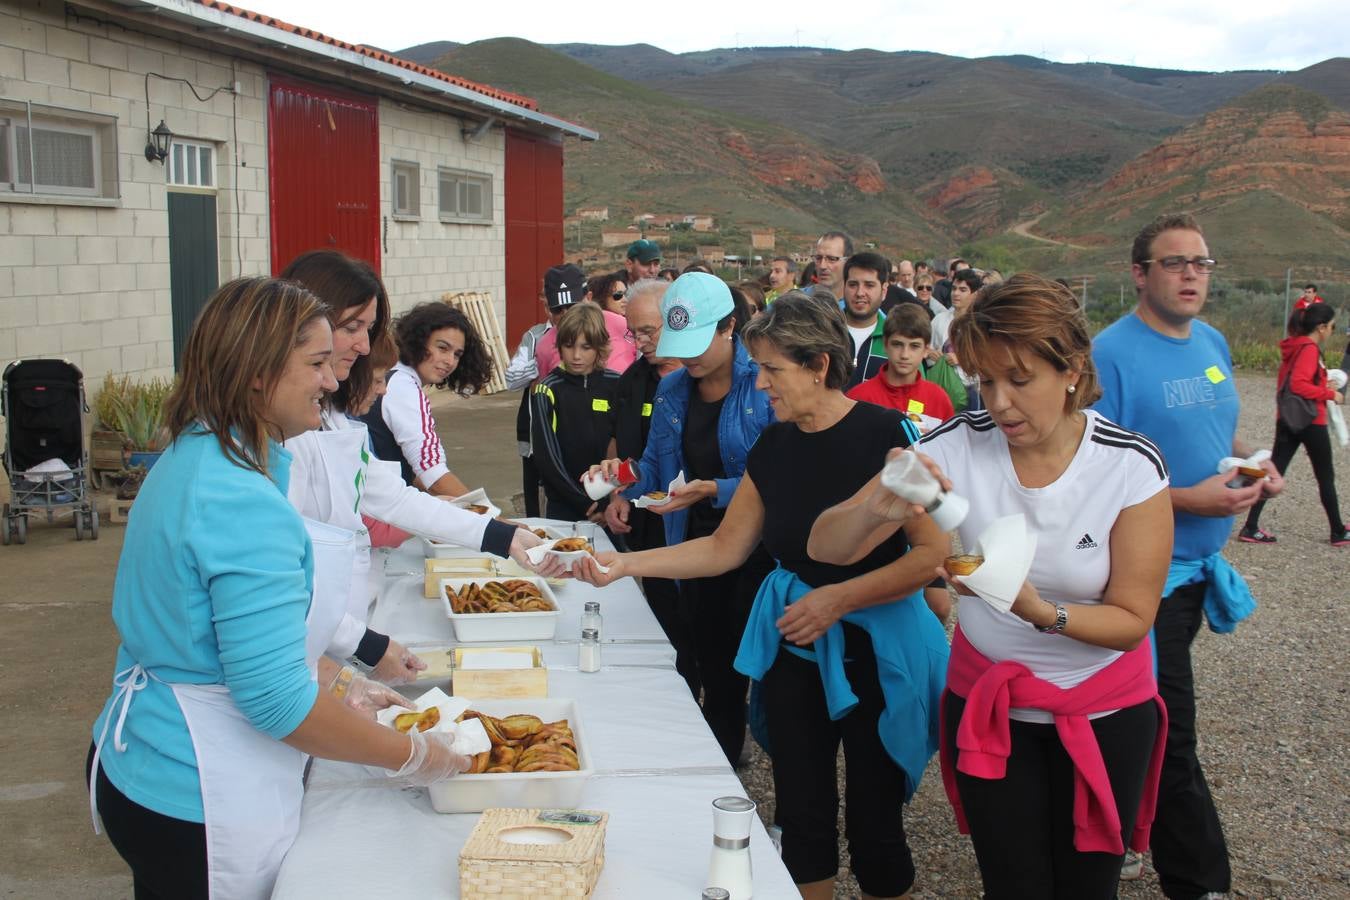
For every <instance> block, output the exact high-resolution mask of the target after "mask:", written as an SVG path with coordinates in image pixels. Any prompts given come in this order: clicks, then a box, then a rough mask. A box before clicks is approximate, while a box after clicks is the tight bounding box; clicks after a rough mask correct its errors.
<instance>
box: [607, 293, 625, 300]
mask: <svg viewBox="0 0 1350 900" xmlns="http://www.w3.org/2000/svg"><path fill="white" fill-rule="evenodd" d="M627 293H628V292H627V291H615V292H614V293H612V294H610V295H609V297H610V299H611V300H622V299H623V298H624V295H625V294H627Z"/></svg>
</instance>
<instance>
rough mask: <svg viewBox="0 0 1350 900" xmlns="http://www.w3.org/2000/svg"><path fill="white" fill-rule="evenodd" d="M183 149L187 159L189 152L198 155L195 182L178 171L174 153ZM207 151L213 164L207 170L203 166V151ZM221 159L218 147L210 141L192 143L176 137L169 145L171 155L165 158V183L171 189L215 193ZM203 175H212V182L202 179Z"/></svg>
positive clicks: (185, 173) (186, 174) (184, 173)
mask: <svg viewBox="0 0 1350 900" xmlns="http://www.w3.org/2000/svg"><path fill="white" fill-rule="evenodd" d="M179 147H181V148H183V152H184V154H185V156H184V158H186V154H187V152H188V151H192V152H194V153H196V154H197V178H196V180H195V181H194V180H193V179H192V178H190V177H188V173H187V172H180V171H179V169H178V163H177V155H176V154H175V153H174V150H175V149H176V148H179ZM203 150H207V151H209V152H210V154H211V164H210V165H209V166H207V167H205V168H203V166H202V162H201V160H202V151H203ZM219 159H220V155H219V151H218V150H217V149H216V145H215V144H212V143H210V142H208V141H190V140H184V139H181V138H178V137H175V138H174V139H173V141H172V142H171V143H170V144H169V155H168V156H166V157H165V158H164V181H165V183H166V184H168V186H169V187H171V188H194V189H196V190H203V191H214V190H215V189H216V187H217V185H216V166H217V164H218V161H219ZM203 174H209V175H210V181H209V182H208V181H206V180H204V179H203V178H202V175H203Z"/></svg>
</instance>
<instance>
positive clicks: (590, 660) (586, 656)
mask: <svg viewBox="0 0 1350 900" xmlns="http://www.w3.org/2000/svg"><path fill="white" fill-rule="evenodd" d="M578 654H579V655H578V658H577V668H578V669H580V670H581V671H582V672H599V671H600V632H599V631H597V630H596V629H594V628H583V629H581V647H580V650H579V651H578Z"/></svg>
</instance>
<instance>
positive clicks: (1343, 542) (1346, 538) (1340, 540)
mask: <svg viewBox="0 0 1350 900" xmlns="http://www.w3.org/2000/svg"><path fill="white" fill-rule="evenodd" d="M1331 546H1333V547H1350V530H1346V531H1342V532H1341V533H1340V534H1338V535H1337V536H1336V537H1334V538H1332V539H1331Z"/></svg>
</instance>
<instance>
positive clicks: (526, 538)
mask: <svg viewBox="0 0 1350 900" xmlns="http://www.w3.org/2000/svg"><path fill="white" fill-rule="evenodd" d="M543 542H544V539H543V538H541V537H540V536H539V535H537V534H535V533H534V532H533V531H531V530H530V529H528V528H526V527H525V526H523V525H522V526H521V527H520V528H517V529H516V532H515V534H513V535H511V549H510V550H508V551H507V553H508V554H509V555H510V557H511V558H512V559H513V560H515V561H516V562H517V563H519V564H520V565H521V566H523V567H524V568H526V569H531V570H533V569H534V566H533V565H531V564H530V559H529V557H527V556H526V555H525V551H526V550H528V549H530V548H531V547H537V546H539V545H540V544H542V543H543Z"/></svg>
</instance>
